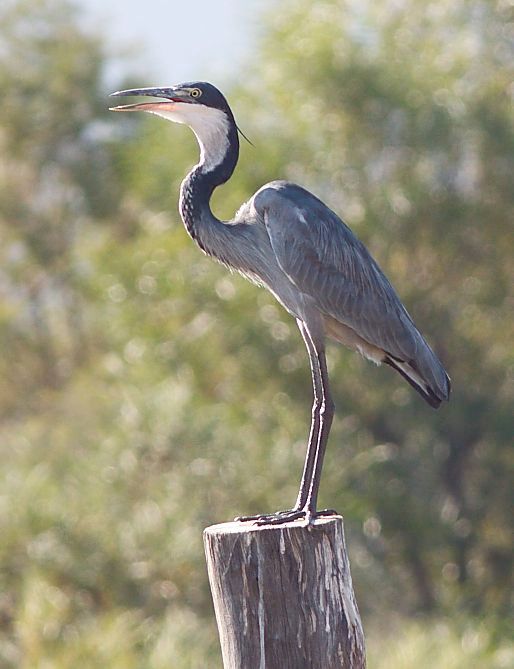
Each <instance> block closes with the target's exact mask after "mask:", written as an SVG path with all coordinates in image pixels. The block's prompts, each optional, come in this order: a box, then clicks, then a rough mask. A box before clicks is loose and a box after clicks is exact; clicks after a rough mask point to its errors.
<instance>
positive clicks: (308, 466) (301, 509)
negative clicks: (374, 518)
mask: <svg viewBox="0 0 514 669" xmlns="http://www.w3.org/2000/svg"><path fill="white" fill-rule="evenodd" d="M298 326H299V328H300V332H301V333H302V337H303V339H304V341H305V345H306V347H307V352H308V354H309V361H310V365H311V373H312V385H313V393H314V403H313V406H312V421H311V429H310V435H309V442H308V445H307V453H306V457H305V464H304V468H303V474H302V481H301V484H300V490H299V492H298V498H297V500H296V504H295V506H294V508H293V509H291V510H290V511H279V512H277V513H276V514H269V515H259V516H245V517H242V518H239V519H238V520H254V521H255V522H257V523H259V524H281V523H285V522H288V521H291V520H294V519H296V518H301V517H306V518H307V519H308V520H311V519H312V518H314V517H315V516H316V515H320V514H323V515H327V514H329V515H332V514H333V513H334V512H333V511H331V510H325V511H321V512H319V513H317V512H316V502H317V497H318V490H319V484H320V479H321V470H322V466H323V457H324V455H325V450H326V445H327V441H328V435H329V432H330V427H331V425H332V419H333V416H334V403H333V401H332V397H331V395H330V389H329V382H328V371H327V364H326V358H325V350H324V345H323V338H322V336H321V335H320V334H319V333H318V336H317V337H316V341H315V339H314V338H313V336H312V334H311V332H310V331H309V329H308V327H307V326H306V325H305V323H304V322H303V321H301V320H300V319H298Z"/></svg>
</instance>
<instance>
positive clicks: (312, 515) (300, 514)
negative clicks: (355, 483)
mask: <svg viewBox="0 0 514 669" xmlns="http://www.w3.org/2000/svg"><path fill="white" fill-rule="evenodd" d="M337 515H339V514H338V513H337V511H334V509H322V510H321V511H312V510H311V509H308V508H303V509H288V510H286V511H277V512H276V513H263V514H258V515H256V516H238V517H237V518H235V519H234V520H236V521H238V522H240V523H248V522H251V523H255V525H283V524H284V523H291V522H293V520H298V519H299V518H304V519H305V521H306V523H307V525H312V523H313V522H314V520H315V519H316V518H318V517H320V516H337Z"/></svg>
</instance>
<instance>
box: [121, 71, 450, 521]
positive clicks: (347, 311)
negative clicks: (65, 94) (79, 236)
mask: <svg viewBox="0 0 514 669" xmlns="http://www.w3.org/2000/svg"><path fill="white" fill-rule="evenodd" d="M112 95H113V96H146V97H152V98H154V99H153V100H151V101H142V102H137V103H133V104H128V105H120V106H116V107H112V108H111V110H112V111H116V112H135V111H144V112H149V113H151V114H156V115H157V116H161V117H163V118H165V119H167V120H169V121H173V122H174V123H181V124H185V125H187V126H189V127H190V128H191V129H192V130H193V132H194V134H195V135H196V139H197V141H198V144H199V148H200V159H199V161H198V163H197V164H196V165H195V166H194V167H193V168H192V169H191V171H190V172H189V173H188V174H187V176H186V177H185V179H184V181H183V182H182V184H181V187H180V199H179V210H180V215H181V218H182V221H183V223H184V225H185V228H186V230H187V232H188V233H189V235H190V236H191V237H192V239H193V240H194V241H195V242H196V244H197V245H198V246H199V247H200V249H201V250H202V251H203V252H204V253H206V254H207V255H208V256H211V257H212V258H214V259H216V260H218V261H219V262H221V263H222V264H223V265H225V266H227V267H228V268H230V269H232V270H236V271H237V272H239V273H241V274H242V275H243V276H244V277H246V278H247V279H250V280H251V281H253V282H254V283H256V284H258V285H260V286H263V287H265V288H267V289H268V290H269V291H270V292H271V293H272V294H273V295H274V297H275V298H276V299H277V300H278V302H279V303H280V304H281V305H282V306H283V307H284V308H285V309H286V310H287V311H288V312H289V313H290V314H291V315H292V316H293V317H294V318H295V319H296V322H297V324H298V327H299V330H300V333H301V335H302V337H303V340H304V342H305V346H306V348H307V353H308V356H309V361H310V368H311V375H312V386H313V395H314V400H313V406H312V420H311V426H310V432H309V437H308V442H307V450H306V456H305V463H304V466H303V473H302V478H301V483H300V488H299V492H298V496H297V499H296V503H295V505H294V506H293V507H292V508H291V509H287V510H284V511H277V512H276V513H267V514H259V515H253V516H242V517H239V518H238V519H237V520H241V521H253V522H255V523H257V524H261V525H267V524H270V525H277V524H282V523H286V522H290V521H294V520H297V519H302V520H304V521H305V522H307V523H312V522H313V521H314V519H315V518H316V517H318V516H320V515H331V514H333V513H335V512H333V511H332V510H330V509H324V510H317V499H318V491H319V486H320V480H321V471H322V466H323V458H324V455H325V450H326V446H327V441H328V437H329V433H330V428H331V425H332V419H333V417H334V410H335V407H334V402H333V399H332V395H331V392H330V386H329V378H328V370H327V360H326V354H325V342H326V339H327V338H329V339H332V340H335V341H336V342H339V343H342V344H343V345H345V346H346V347H348V348H350V349H352V350H354V351H357V352H358V353H360V354H361V355H362V356H364V357H365V358H367V359H369V360H371V361H372V362H374V363H377V364H378V365H380V364H381V363H386V364H387V365H389V366H390V367H392V368H393V369H394V370H396V371H397V372H399V373H400V374H401V376H402V377H403V378H404V379H405V380H406V381H407V382H408V383H409V384H410V385H411V386H412V387H413V388H414V389H415V390H416V391H417V392H418V393H419V394H420V395H421V397H422V398H423V399H424V400H426V402H427V403H428V404H429V405H430V406H431V407H434V408H437V407H439V405H440V404H441V402H442V401H443V400H448V399H449V396H450V378H449V376H448V374H447V373H446V371H445V369H444V367H443V365H442V363H441V362H440V360H439V359H438V357H437V356H436V355H435V353H434V352H433V351H432V349H431V348H430V346H429V345H428V343H427V342H426V341H425V339H424V337H423V335H422V334H421V333H420V331H419V330H418V329H417V327H416V326H415V324H414V322H413V320H412V318H411V317H410V315H409V314H408V312H407V310H406V308H405V307H404V306H403V304H402V302H401V301H400V299H399V297H398V295H397V293H396V291H395V290H394V288H393V287H392V285H391V283H390V282H389V280H388V279H387V278H386V276H385V275H384V273H383V272H382V271H381V269H380V267H379V266H378V264H377V262H376V261H375V260H374V258H373V257H372V256H371V254H370V252H369V251H368V250H367V249H366V247H365V246H364V244H363V243H362V242H361V241H360V240H359V239H358V238H357V236H356V235H355V234H354V233H353V232H352V231H351V230H350V228H349V227H348V226H347V225H346V224H345V223H344V222H343V221H342V220H341V218H340V217H339V216H338V215H337V214H335V213H334V212H333V211H332V210H331V209H329V207H327V205H325V204H324V203H323V202H322V201H321V200H320V199H318V198H317V197H316V196H315V195H313V194H312V193H310V192H309V191H307V190H305V189H304V188H302V187H301V186H299V185H297V184H295V183H291V182H289V181H272V182H270V183H267V184H265V185H264V186H262V187H261V188H260V189H259V190H258V191H257V192H256V193H255V194H254V195H253V196H252V197H251V198H250V199H249V200H248V201H247V202H245V203H244V204H243V205H242V206H241V207H240V208H239V210H238V211H237V213H236V214H235V216H234V218H233V219H231V220H229V221H222V220H219V219H218V218H217V217H216V216H215V215H214V214H213V212H212V211H211V207H210V199H211V196H212V193H213V192H214V190H215V188H216V187H217V186H220V185H221V184H223V183H225V182H227V181H228V180H229V179H230V177H231V176H232V173H233V172H234V169H235V167H236V164H237V161H238V158H239V137H238V132H239V129H238V126H237V124H236V121H235V118H234V114H233V113H232V110H231V108H230V106H229V104H228V102H227V100H226V98H225V96H224V95H223V94H222V93H221V91H219V90H218V89H217V88H216V87H215V86H213V85H212V84H210V83H207V82H202V81H199V82H188V83H183V84H180V85H175V86H168V87H162V88H159V87H158V88H138V89H127V90H122V91H117V92H115V93H112Z"/></svg>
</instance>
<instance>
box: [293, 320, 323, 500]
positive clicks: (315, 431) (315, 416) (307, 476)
mask: <svg viewBox="0 0 514 669" xmlns="http://www.w3.org/2000/svg"><path fill="white" fill-rule="evenodd" d="M297 322H298V327H299V328H300V332H301V333H302V337H303V340H304V342H305V346H306V347H307V352H308V354H309V362H310V366H311V374H312V390H313V404H312V420H311V429H310V434H309V441H308V443H307V453H306V455H305V464H304V466H303V473H302V481H301V483H300V490H299V491H298V498H297V500H296V504H295V505H294V509H295V510H299V509H303V508H304V506H305V504H306V502H307V498H308V495H309V490H310V485H311V478H312V471H313V467H314V460H315V457H316V450H317V445H318V440H319V429H320V412H321V406H322V395H321V387H322V386H321V374H320V370H319V365H317V364H316V363H315V361H316V349H315V347H314V344H313V343H312V340H311V337H310V335H309V332H308V330H307V328H306V327H305V324H304V322H303V321H301V320H300V319H298V320H297Z"/></svg>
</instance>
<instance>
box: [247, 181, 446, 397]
mask: <svg viewBox="0 0 514 669" xmlns="http://www.w3.org/2000/svg"><path fill="white" fill-rule="evenodd" d="M255 206H256V209H257V210H258V211H259V213H260V215H261V216H262V217H263V219H264V222H265V225H266V228H267V231H268V235H269V238H270V242H271V246H272V248H273V251H274V254H275V256H276V259H277V262H278V263H279V265H280V267H281V268H282V270H283V271H284V272H285V274H286V275H287V276H288V277H289V279H290V280H291V281H292V282H293V283H294V284H295V285H296V286H297V288H298V289H299V290H301V291H302V292H303V293H305V294H307V295H309V296H311V297H312V298H313V299H314V300H315V302H316V304H317V306H318V308H319V310H320V311H321V312H322V313H325V314H327V315H329V316H331V317H332V318H335V319H336V320H338V321H340V322H341V323H343V324H344V325H346V326H348V327H350V328H352V330H354V331H355V332H356V333H357V334H358V335H359V336H360V337H362V338H363V339H364V340H366V341H367V342H369V343H370V344H373V345H374V346H376V347H378V348H380V349H382V350H383V351H385V353H386V354H388V356H390V357H389V360H387V359H386V362H390V361H391V358H392V359H393V361H406V363H408V364H410V365H412V366H413V368H414V369H415V370H417V373H419V374H420V375H421V377H422V378H424V379H425V381H426V382H427V383H428V384H429V385H430V386H433V387H434V388H435V389H436V392H438V393H439V394H441V396H442V397H446V396H447V394H448V388H449V385H448V383H449V382H448V377H447V375H446V372H445V370H444V368H443V366H442V365H441V363H440V362H439V360H438V358H437V357H436V356H435V354H434V353H433V351H432V350H431V349H430V347H429V346H428V344H427V343H426V341H425V340H424V338H423V336H422V335H421V334H420V332H419V331H418V330H417V328H416V326H415V325H414V323H413V321H412V319H411V317H410V316H409V314H408V313H407V310H406V309H405V307H404V306H403V305H402V303H401V302H400V299H399V298H398V296H397V294H396V292H395V290H394V288H393V287H392V286H391V284H390V283H389V281H388V280H387V278H386V277H385V276H384V274H383V272H382V271H381V270H380V268H379V266H378V265H377V263H376V262H375V260H374V259H373V258H372V256H371V255H370V253H369V252H368V250H367V249H366V247H365V246H364V245H363V244H362V242H360V241H359V240H358V239H357V237H356V236H355V235H354V234H353V233H352V231H351V230H350V228H348V227H347V226H346V225H345V224H344V223H343V221H342V220H341V219H340V218H339V217H338V216H337V215H336V214H335V213H334V212H333V211H331V210H330V209H329V208H328V207H327V206H326V205H325V204H323V202H321V200H319V199H318V198H316V197H315V196H314V195H312V194H311V193H309V192H308V191H306V190H305V189H303V188H301V187H300V186H297V185H295V184H291V183H288V182H273V183H272V184H269V185H268V186H266V187H264V188H263V189H262V190H261V191H259V193H257V194H256V198H255ZM394 366H396V365H394Z"/></svg>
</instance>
